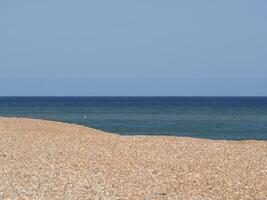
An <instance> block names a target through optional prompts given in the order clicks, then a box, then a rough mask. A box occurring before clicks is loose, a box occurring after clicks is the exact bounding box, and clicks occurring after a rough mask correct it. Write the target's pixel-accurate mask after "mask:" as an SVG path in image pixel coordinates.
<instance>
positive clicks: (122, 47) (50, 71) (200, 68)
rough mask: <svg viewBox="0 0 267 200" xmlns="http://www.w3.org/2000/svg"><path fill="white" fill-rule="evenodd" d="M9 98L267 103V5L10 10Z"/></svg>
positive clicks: (6, 9)
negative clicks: (251, 99)
mask: <svg viewBox="0 0 267 200" xmlns="http://www.w3.org/2000/svg"><path fill="white" fill-rule="evenodd" d="M0 27H1V28H0V29H1V31H0V96H267V89H266V88H267V1H264V0H255V1H248V0H245V1H241V0H237V1H230V0H226V1H208V0H204V1H196V0H195V1H191V0H189V1H174V0H170V1H158V0H156V1H151V0H149V1H139V0H138V1H122V0H121V1H117V0H115V1H85V0H78V1H70V0H64V1H63V0H58V1H52V0H46V1H34V0H25V1H18V0H14V1H8V0H1V1H0Z"/></svg>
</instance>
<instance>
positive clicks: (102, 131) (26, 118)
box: [0, 116, 267, 143]
mask: <svg viewBox="0 0 267 200" xmlns="http://www.w3.org/2000/svg"><path fill="white" fill-rule="evenodd" d="M1 119H9V120H33V121H40V122H52V123H53V122H54V123H57V124H59V125H73V126H80V127H81V128H88V129H90V130H94V131H97V132H99V133H100V132H101V133H102V134H111V135H116V136H120V137H159V138H161V137H167V138H178V139H179V138H180V139H193V140H194V139H195V140H207V141H218V142H240V143H242V142H245V143H246V142H267V140H256V139H248V140H226V139H212V138H202V137H188V136H176V135H151V134H136V135H135V134H129V135H127V134H125V135H122V134H119V133H115V132H109V131H104V130H101V129H97V128H93V127H90V126H86V125H82V124H75V123H69V122H64V121H58V120H50V119H49V120H48V119H41V118H30V117H5V116H0V120H1Z"/></svg>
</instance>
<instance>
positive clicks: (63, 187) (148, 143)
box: [0, 118, 267, 200]
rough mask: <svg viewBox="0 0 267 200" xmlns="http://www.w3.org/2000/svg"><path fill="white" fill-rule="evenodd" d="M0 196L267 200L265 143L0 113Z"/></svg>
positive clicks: (4, 197)
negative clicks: (133, 131)
mask: <svg viewBox="0 0 267 200" xmlns="http://www.w3.org/2000/svg"><path fill="white" fill-rule="evenodd" d="M0 199H105V200H108V199H267V142H264V141H243V142H231V141H213V140H204V139H192V138H180V137H163V136H119V135H116V134H110V133H105V132H102V131H98V130H95V129H91V128H87V127H83V126H78V125H70V124H64V123H60V122H51V121H44V120H33V119H16V118H0Z"/></svg>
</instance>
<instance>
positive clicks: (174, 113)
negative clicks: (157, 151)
mask: <svg viewBox="0 0 267 200" xmlns="http://www.w3.org/2000/svg"><path fill="white" fill-rule="evenodd" d="M0 116H10V117H11V116H12V117H30V118H41V119H49V120H57V121H63V122H70V123H76V124H81V125H85V126H90V127H94V128H97V129H101V130H105V131H109V132H115V133H119V134H122V135H133V134H146V135H175V136H190V137H198V138H212V139H226V140H244V139H257V140H267V97H0Z"/></svg>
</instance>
